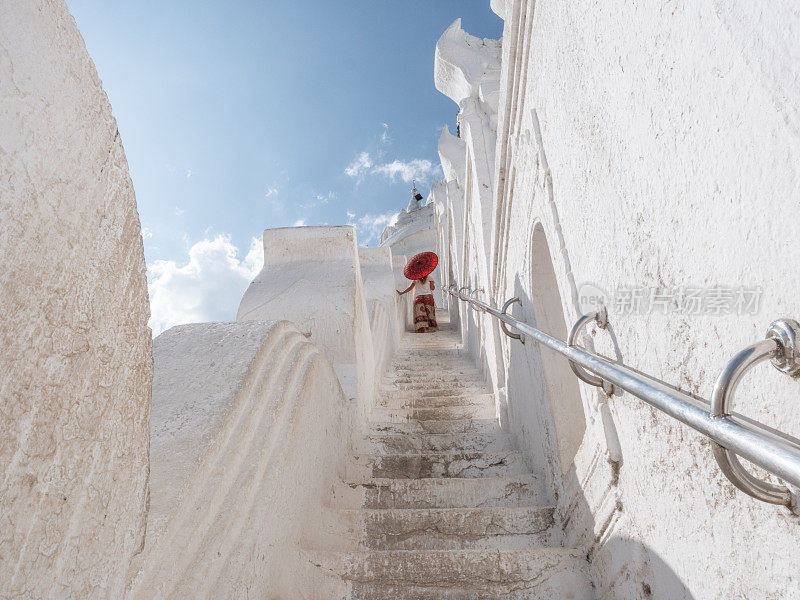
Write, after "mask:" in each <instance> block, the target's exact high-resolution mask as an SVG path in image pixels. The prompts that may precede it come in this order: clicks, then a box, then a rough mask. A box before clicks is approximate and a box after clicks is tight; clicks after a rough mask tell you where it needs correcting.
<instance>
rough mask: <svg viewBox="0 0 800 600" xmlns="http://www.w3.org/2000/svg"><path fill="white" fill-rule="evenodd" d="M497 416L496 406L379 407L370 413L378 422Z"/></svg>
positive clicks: (449, 419) (448, 419)
mask: <svg viewBox="0 0 800 600" xmlns="http://www.w3.org/2000/svg"><path fill="white" fill-rule="evenodd" d="M495 414H496V409H495V406H494V404H479V405H455V406H440V407H437V408H416V407H413V408H412V407H408V408H391V407H382V406H378V407H375V408H373V409H372V411H371V412H370V419H371V420H372V421H376V422H403V421H409V420H416V421H452V420H463V419H491V418H492V417H494V416H495Z"/></svg>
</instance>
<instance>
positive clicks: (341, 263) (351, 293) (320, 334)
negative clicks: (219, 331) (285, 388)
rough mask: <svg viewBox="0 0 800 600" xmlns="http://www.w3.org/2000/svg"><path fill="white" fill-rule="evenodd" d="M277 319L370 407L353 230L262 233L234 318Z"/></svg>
mask: <svg viewBox="0 0 800 600" xmlns="http://www.w3.org/2000/svg"><path fill="white" fill-rule="evenodd" d="M275 319H286V320H288V321H291V322H293V323H295V324H296V325H297V326H298V327H299V328H300V330H301V331H302V332H303V333H304V334H306V335H307V336H308V338H309V340H311V341H312V342H314V343H315V344H316V345H317V346H319V347H320V349H321V350H322V351H323V352H324V353H325V355H326V356H327V357H328V358H330V360H331V361H332V362H333V364H334V367H335V368H336V371H337V373H338V374H339V378H340V381H341V382H342V387H343V389H344V390H345V394H347V395H348V397H351V398H355V397H358V398H359V401H360V402H362V405H363V406H367V405H369V403H370V402H371V398H372V391H373V385H374V362H373V358H374V357H373V351H372V339H371V336H370V329H369V316H368V313H367V305H366V302H365V299H364V288H363V284H362V281H361V268H360V265H359V260H358V252H357V248H356V234H355V229H354V228H353V227H350V226H339V227H327V226H326V227H288V228H280V229H267V230H265V231H264V268H263V269H262V270H261V272H260V273H259V274H258V275H257V276H256V278H255V279H254V280H253V281H252V283H251V284H250V286H249V287H248V288H247V291H246V292H245V294H244V296H243V297H242V300H241V303H240V304H239V312H238V313H237V316H236V320H237V321H267V320H275Z"/></svg>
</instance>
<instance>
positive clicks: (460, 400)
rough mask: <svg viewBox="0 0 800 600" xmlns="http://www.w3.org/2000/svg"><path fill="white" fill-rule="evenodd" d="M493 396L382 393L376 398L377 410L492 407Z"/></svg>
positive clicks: (475, 394)
mask: <svg viewBox="0 0 800 600" xmlns="http://www.w3.org/2000/svg"><path fill="white" fill-rule="evenodd" d="M494 405H495V402H494V394H490V393H482V394H477V393H473V394H459V393H452V394H444V395H441V396H438V395H432V396H423V395H421V394H419V393H417V394H406V393H402V392H399V393H386V392H384V393H382V394H381V395H380V396H379V397H378V401H377V408H447V407H450V406H491V407H494Z"/></svg>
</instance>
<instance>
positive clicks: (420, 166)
mask: <svg viewBox="0 0 800 600" xmlns="http://www.w3.org/2000/svg"><path fill="white" fill-rule="evenodd" d="M438 169H439V166H438V165H434V164H433V163H431V161H429V160H426V159H422V158H415V159H413V160H410V161H408V162H403V161H400V160H394V161H392V162H390V163H386V164H383V165H376V166H375V167H374V168H373V169H372V172H373V173H377V174H379V175H385V176H386V177H388V178H389V179H391V180H392V181H396V180H397V178H398V177H399V178H400V179H402V180H403V181H404V182H406V183H411V182H412V181H413V180H417V181H421V182H427V181H429V180H430V179H431V178H432V177H433V176H434V175H435V174H436V172H437V171H438Z"/></svg>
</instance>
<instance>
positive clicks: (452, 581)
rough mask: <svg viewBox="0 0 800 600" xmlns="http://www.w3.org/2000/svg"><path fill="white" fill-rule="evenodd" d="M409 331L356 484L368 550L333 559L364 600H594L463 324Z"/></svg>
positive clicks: (444, 322)
mask: <svg viewBox="0 0 800 600" xmlns="http://www.w3.org/2000/svg"><path fill="white" fill-rule="evenodd" d="M440 327H441V330H440V331H439V332H437V333H426V334H412V333H407V334H405V336H404V337H403V340H402V345H401V348H400V349H399V351H398V353H397V355H396V357H395V358H394V361H393V364H392V365H391V366H390V368H389V369H388V370H387V373H386V375H385V377H384V380H383V382H382V385H381V390H380V395H379V398H378V401H377V405H376V407H375V408H374V409H373V411H372V416H371V422H370V427H369V431H368V434H367V439H366V440H364V444H363V449H364V452H363V453H361V454H358V455H357V456H354V457H353V462H352V469H351V472H350V477H349V481H348V482H347V483H348V485H349V486H350V488H351V489H353V490H355V491H357V494H356V497H357V500H356V501H355V502H354V503H353V506H348V507H344V508H342V509H341V510H342V512H343V513H345V515H346V518H347V519H348V521H349V522H350V523H351V526H352V529H353V532H354V535H355V538H356V539H357V541H358V548H359V549H358V550H357V551H354V552H349V553H340V554H337V555H335V556H333V555H331V556H328V557H327V558H328V560H326V561H325V562H326V563H327V564H326V568H328V569H331V570H334V571H336V572H337V573H338V574H339V575H340V576H341V577H342V578H344V579H345V580H346V581H348V582H349V583H350V590H351V592H350V593H351V596H350V597H351V598H353V599H364V600H366V599H370V600H380V599H397V600H400V599H403V600H413V599H422V598H425V599H427V600H431V599H437V598H441V599H453V598H459V599H465V600H472V599H475V600H477V599H487V600H488V599H495V598H513V599H523V598H524V599H540V600H545V599H546V600H562V599H563V600H590V599H591V598H592V597H593V596H592V592H591V585H590V583H589V578H588V573H587V564H586V559H585V557H584V556H582V555H581V554H580V553H579V552H578V551H577V550H574V549H570V548H562V547H558V546H556V545H555V543H554V542H555V540H557V539H559V537H560V536H558V535H557V529H556V527H557V525H556V524H555V523H554V520H553V507H552V506H548V505H547V503H546V501H545V499H546V498H548V497H549V494H546V493H545V490H544V488H543V480H544V478H543V477H541V476H540V475H539V474H537V473H531V472H530V471H529V470H528V467H527V466H526V463H525V460H524V458H523V456H522V455H521V453H520V452H519V451H518V450H516V449H515V447H514V441H513V438H512V437H511V436H509V435H508V434H507V433H504V432H503V431H502V430H501V429H500V426H499V424H498V421H497V420H496V418H495V400H494V395H493V394H492V393H491V390H490V389H488V388H487V386H486V385H485V383H484V382H483V381H482V380H481V378H480V376H479V374H478V371H477V369H476V368H475V366H474V365H473V364H472V362H471V360H470V358H469V357H468V356H467V355H466V354H464V353H463V350H462V344H461V339H460V335H459V333H458V331H457V330H456V329H455V328H453V327H452V326H451V325H450V323H449V318H448V315H447V313H444V314H443V315H441V318H440Z"/></svg>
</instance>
